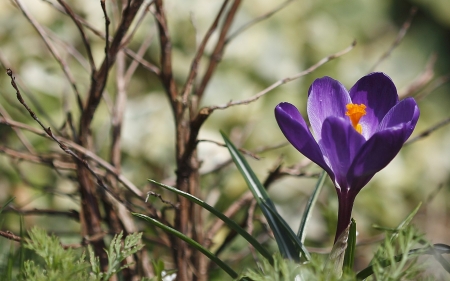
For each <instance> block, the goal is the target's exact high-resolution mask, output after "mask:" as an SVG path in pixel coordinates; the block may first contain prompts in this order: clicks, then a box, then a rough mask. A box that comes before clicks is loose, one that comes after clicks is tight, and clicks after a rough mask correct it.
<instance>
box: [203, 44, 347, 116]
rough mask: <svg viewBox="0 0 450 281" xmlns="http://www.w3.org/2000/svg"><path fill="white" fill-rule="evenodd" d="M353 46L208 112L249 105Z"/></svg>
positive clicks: (214, 107) (343, 53)
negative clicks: (259, 90)
mask: <svg viewBox="0 0 450 281" xmlns="http://www.w3.org/2000/svg"><path fill="white" fill-rule="evenodd" d="M355 45H356V41H353V43H352V44H351V45H350V46H349V47H347V48H345V49H344V50H342V51H340V52H337V53H335V54H333V55H330V56H328V57H325V58H323V59H321V60H320V61H319V62H318V63H316V64H314V65H313V66H311V67H310V68H308V69H306V70H304V71H302V72H299V73H297V74H295V75H293V76H291V77H287V78H284V79H281V80H278V81H277V82H275V83H273V84H272V85H270V86H269V87H267V88H266V89H264V90H262V91H261V92H259V93H257V94H256V95H254V96H253V97H251V98H249V99H246V100H241V101H235V102H233V101H230V102H228V103H226V104H223V105H216V106H211V107H209V110H210V111H214V110H216V109H227V108H229V107H232V106H236V105H242V104H249V103H251V102H254V101H256V100H258V99H259V98H261V97H262V96H264V95H265V94H267V93H268V92H270V91H272V90H273V89H275V88H277V87H279V86H281V85H283V84H286V83H289V82H291V81H294V80H296V79H298V78H300V77H303V76H305V75H307V74H309V73H311V72H313V71H314V70H316V69H317V68H319V67H320V66H322V65H324V64H325V63H327V62H329V61H331V60H333V59H335V58H338V57H341V56H343V55H345V54H347V53H348V52H350V51H351V50H352V49H353V48H354V47H355Z"/></svg>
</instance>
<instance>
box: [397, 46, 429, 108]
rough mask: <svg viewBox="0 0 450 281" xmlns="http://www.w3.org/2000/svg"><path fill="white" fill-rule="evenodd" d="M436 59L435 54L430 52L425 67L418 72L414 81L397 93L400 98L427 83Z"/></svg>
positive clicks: (405, 96)
mask: <svg viewBox="0 0 450 281" xmlns="http://www.w3.org/2000/svg"><path fill="white" fill-rule="evenodd" d="M436 61H437V55H436V54H432V55H431V56H430V58H429V59H428V62H427V64H426V66H425V69H424V71H423V72H422V73H420V74H419V75H418V76H417V77H416V78H415V79H414V81H413V82H412V83H411V84H410V85H409V86H408V88H407V89H406V90H404V91H403V92H402V93H400V94H399V98H400V99H404V98H407V97H411V96H413V95H414V94H416V93H417V92H419V91H420V90H421V89H423V87H424V86H425V85H427V84H428V83H429V82H430V81H431V79H433V76H434V65H435V64H436Z"/></svg>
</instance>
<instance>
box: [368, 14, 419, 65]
mask: <svg viewBox="0 0 450 281" xmlns="http://www.w3.org/2000/svg"><path fill="white" fill-rule="evenodd" d="M416 13H417V7H412V8H411V10H410V11H409V16H408V18H407V19H406V21H405V22H404V23H403V25H402V28H401V29H400V31H399V32H398V34H397V38H395V41H394V43H392V46H391V47H390V48H389V49H388V50H387V51H386V52H385V53H384V54H383V55H382V56H381V57H380V59H379V60H378V61H377V62H376V63H375V64H374V66H373V67H372V69H370V71H369V72H373V71H374V70H375V69H376V68H377V67H378V65H380V63H382V62H383V61H384V60H385V59H387V58H388V57H389V56H390V55H391V53H392V51H394V49H395V48H396V47H397V46H398V45H399V44H400V42H402V40H403V37H405V35H406V33H407V32H408V29H409V28H410V26H411V23H412V20H413V19H414V16H415V15H416Z"/></svg>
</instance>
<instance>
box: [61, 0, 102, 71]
mask: <svg viewBox="0 0 450 281" xmlns="http://www.w3.org/2000/svg"><path fill="white" fill-rule="evenodd" d="M58 3H59V4H61V6H62V7H63V8H64V10H65V11H66V13H67V14H68V15H69V17H70V18H71V19H72V20H73V22H74V23H75V25H76V26H77V28H78V30H79V31H80V34H81V38H82V39H83V44H84V47H85V48H86V52H87V56H88V60H89V64H90V65H91V73H94V72H95V70H96V69H95V62H94V57H93V56H92V51H91V44H90V43H89V40H88V38H87V36H86V34H85V33H84V30H83V26H82V25H81V23H80V21H79V20H77V18H76V17H75V13H74V12H73V11H72V9H71V8H70V6H69V5H68V4H67V3H66V2H64V0H58Z"/></svg>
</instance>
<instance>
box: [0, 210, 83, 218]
mask: <svg viewBox="0 0 450 281" xmlns="http://www.w3.org/2000/svg"><path fill="white" fill-rule="evenodd" d="M2 213H16V214H19V215H23V216H33V215H35V216H45V215H50V216H63V217H69V218H71V219H74V220H79V216H80V213H79V212H78V211H76V210H69V211H56V210H49V209H30V210H22V209H16V208H14V207H6V208H5V209H3V212H2Z"/></svg>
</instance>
